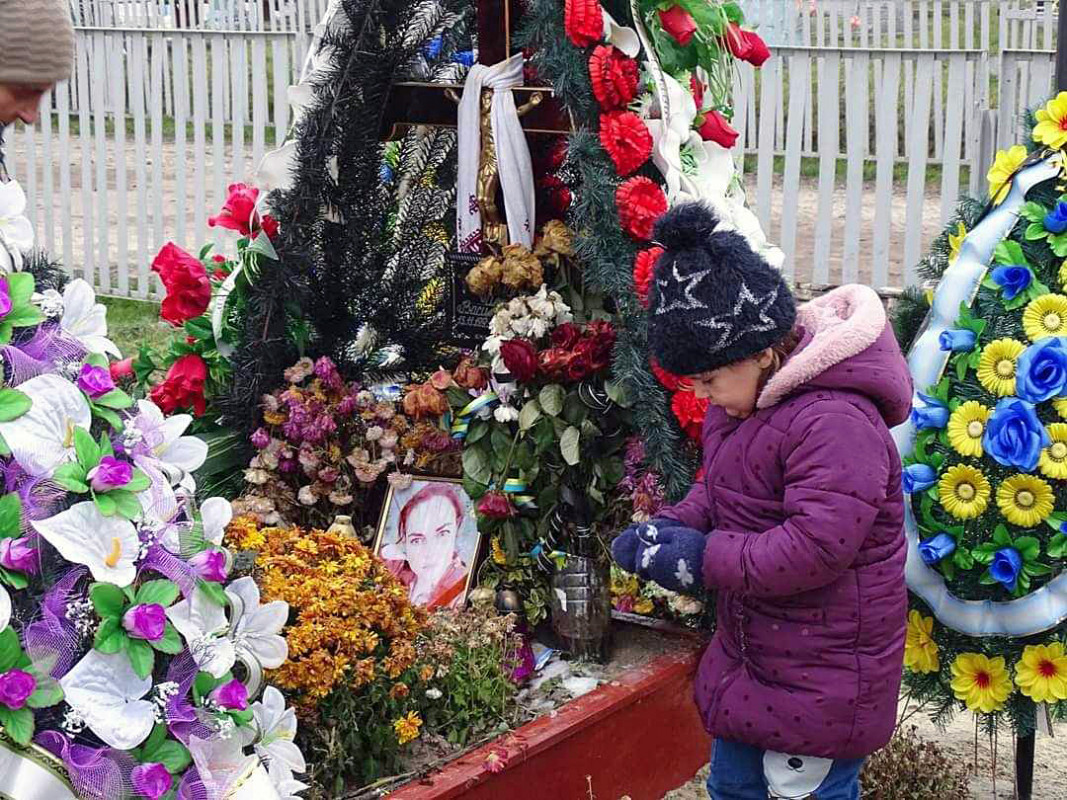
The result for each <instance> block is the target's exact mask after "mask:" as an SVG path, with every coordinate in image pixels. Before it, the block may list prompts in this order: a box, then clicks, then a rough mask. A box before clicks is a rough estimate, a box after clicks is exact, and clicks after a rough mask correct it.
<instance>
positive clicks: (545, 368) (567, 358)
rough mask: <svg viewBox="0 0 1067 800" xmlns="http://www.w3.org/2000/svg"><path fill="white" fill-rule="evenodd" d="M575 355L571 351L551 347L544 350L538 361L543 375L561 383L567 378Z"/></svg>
mask: <svg viewBox="0 0 1067 800" xmlns="http://www.w3.org/2000/svg"><path fill="white" fill-rule="evenodd" d="M573 356H574V354H573V353H572V352H571V351H570V350H564V349H563V348H561V347H550V348H549V349H547V350H542V351H541V352H540V353H539V354H538V356H537V361H538V364H539V366H540V367H541V373H542V374H543V375H544V376H545V377H546V378H548V379H549V380H552V381H561V380H564V379H565V378H566V377H567V366H568V365H569V364H570V363H571V358H572V357H573Z"/></svg>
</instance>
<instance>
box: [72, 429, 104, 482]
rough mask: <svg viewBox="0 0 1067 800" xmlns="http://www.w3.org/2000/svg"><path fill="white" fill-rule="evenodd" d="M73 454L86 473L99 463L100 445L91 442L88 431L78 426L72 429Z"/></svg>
mask: <svg viewBox="0 0 1067 800" xmlns="http://www.w3.org/2000/svg"><path fill="white" fill-rule="evenodd" d="M74 452H75V453H77V455H78V463H79V464H81V465H82V467H83V468H84V469H85V470H86V472H88V471H89V470H90V469H92V468H93V467H95V466H96V465H97V464H99V463H100V445H98V444H97V443H96V442H95V441H93V437H92V436H91V435H89V431H87V430H85V428H82V427H79V426H75V428H74Z"/></svg>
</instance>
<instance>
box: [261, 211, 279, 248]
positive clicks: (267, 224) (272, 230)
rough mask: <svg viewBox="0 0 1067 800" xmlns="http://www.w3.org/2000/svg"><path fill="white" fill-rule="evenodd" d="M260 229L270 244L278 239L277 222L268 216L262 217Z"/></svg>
mask: <svg viewBox="0 0 1067 800" xmlns="http://www.w3.org/2000/svg"><path fill="white" fill-rule="evenodd" d="M260 228H261V230H262V231H263V232H264V233H266V234H267V238H268V239H270V240H271V241H272V242H273V241H274V240H275V239H277V238H278V220H276V219H275V218H274V217H272V216H271V215H270V214H264V215H263V222H262V223H261V225H260Z"/></svg>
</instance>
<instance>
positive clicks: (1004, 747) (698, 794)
mask: <svg viewBox="0 0 1067 800" xmlns="http://www.w3.org/2000/svg"><path fill="white" fill-rule="evenodd" d="M905 724H906V725H907V726H911V725H914V726H915V727H916V728H918V733H919V736H920V737H922V738H924V739H927V740H930V741H933V742H936V743H937V744H938V745H940V746H941V748H942V749H943V750H944V751H945V753H946V755H948V756H950V757H952V758H954V759H956V760H958V761H959V762H961V763H965V764H967V765H968V769H969V771H970V773H971V797H972V798H973V799H974V800H1006V799H1008V798H1012V797H1014V786H1013V776H1014V759H1015V751H1014V746H1013V743H1012V740H1011V738H1010V737H1004V738H1000V739H999V741H998V743H997V748H996V791H995V792H994V790H993V786H994V779H993V778H994V771H993V761H994V759H993V748H992V747H991V745H990V742H989V740H988V738H983V737H979V740H978V760H977V765H976V764H975V739H974V717H973V716H972V715H970V714H958V715H957V716H956V717H955V719H954V720H953V721H952V724H951V725H949V727H948V728H947V729H945V730H944V731H941V730H938V729H937V728H936V727H934V725H933V724H932V723H931V722H930V721H929V720H928V719H927V718H926V717H925V716H923V714H922V713H917V714H915V715H913V716H909V717H908V718H907V721H906V722H905ZM1053 733H1054V734H1058V735H1057V736H1055V737H1053V738H1050V737H1048V736H1044V735H1042V734H1038V737H1037V748H1036V754H1035V757H1034V793H1033V800H1063V799H1064V798H1067V728H1062V727H1061V729H1060V730H1054V731H1053ZM706 779H707V768H706V767H705V769H704V770H702V771H701V773H700V774H699V775H698V776H697V777H695V778H694V779H693V781H691V782H690V783H688V784H686V785H685V786H682V787H680V788H678V789H676V790H675V791H673V792H669V793H668V794H667V795H665V796H664V798H663V800H707V798H708V793H707V790H706V789H705V788H704V781H705V780H706ZM916 800H919V799H918V798H916ZM922 800H927V798H922ZM929 800H936V798H929Z"/></svg>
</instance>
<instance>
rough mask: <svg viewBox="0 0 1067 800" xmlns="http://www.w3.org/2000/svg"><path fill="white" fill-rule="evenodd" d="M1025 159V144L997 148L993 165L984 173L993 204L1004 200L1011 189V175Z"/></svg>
mask: <svg viewBox="0 0 1067 800" xmlns="http://www.w3.org/2000/svg"><path fill="white" fill-rule="evenodd" d="M1025 160H1026V146H1025V145H1021V144H1017V145H1015V146H1014V147H1011V148H1009V149H1007V150H998V151H997V157H996V159H995V160H994V161H993V166H992V167H990V168H989V172H987V173H986V180H987V181H989V196H990V197H992V198H993V202H994V204H995V205H998V206H999V205H1000V204H1001V203H1003V202H1004V198H1005V197H1007V196H1008V191H1009V190H1010V189H1011V176H1012V175H1014V174H1015V170H1017V169H1018V168H1019V167H1020V166H1021V165H1022V163H1023V162H1024V161H1025Z"/></svg>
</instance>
